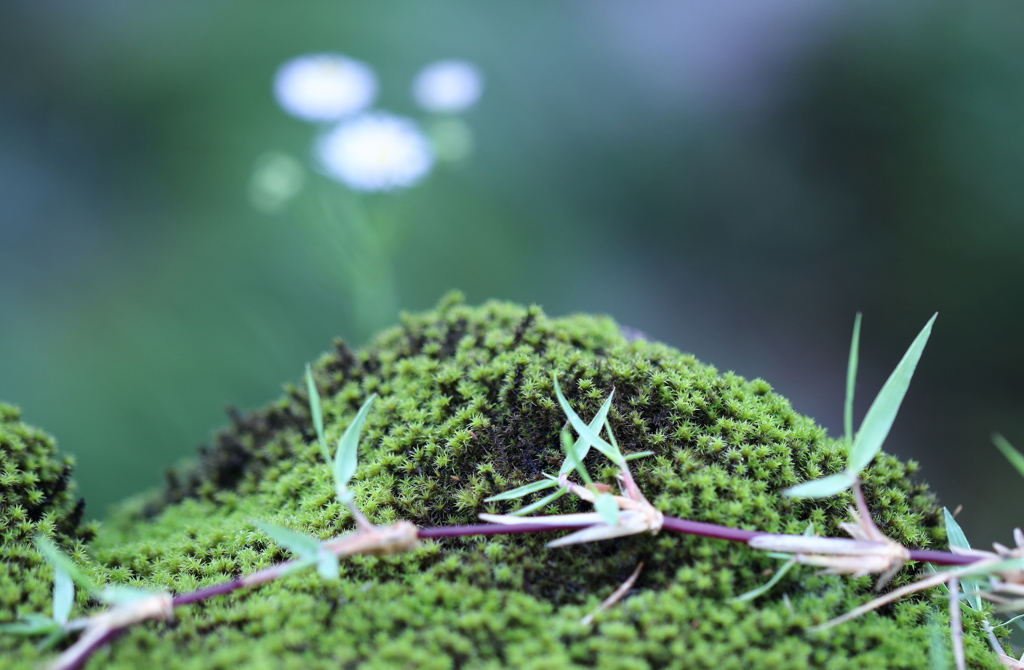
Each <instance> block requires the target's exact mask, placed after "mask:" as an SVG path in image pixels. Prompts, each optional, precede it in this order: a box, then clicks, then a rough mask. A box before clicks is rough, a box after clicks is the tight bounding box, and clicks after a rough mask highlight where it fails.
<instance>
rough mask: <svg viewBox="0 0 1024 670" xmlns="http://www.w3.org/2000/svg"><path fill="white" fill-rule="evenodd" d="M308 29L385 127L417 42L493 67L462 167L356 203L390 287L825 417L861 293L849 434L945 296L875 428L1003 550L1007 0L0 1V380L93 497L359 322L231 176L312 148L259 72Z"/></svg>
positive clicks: (1011, 426) (1021, 219)
mask: <svg viewBox="0 0 1024 670" xmlns="http://www.w3.org/2000/svg"><path fill="white" fill-rule="evenodd" d="M318 51H335V52H340V53H344V54H347V55H349V56H352V57H354V58H358V59H360V60H363V61H365V62H367V63H369V64H370V65H372V66H373V67H374V68H375V70H376V72H377V73H378V75H379V77H380V81H381V86H382V90H381V97H380V99H379V101H378V106H380V107H382V108H386V109H389V110H391V111H394V112H396V113H402V114H410V115H413V114H415V109H414V107H413V105H412V102H411V100H410V96H409V86H410V83H411V81H412V78H413V77H414V75H415V74H416V72H417V71H418V70H419V69H420V68H421V67H422V66H423V65H425V64H426V63H428V62H430V61H432V60H435V59H438V58H451V57H457V58H464V59H467V60H470V61H472V62H474V63H476V64H477V65H478V66H479V67H480V68H481V70H482V71H483V72H484V75H485V77H486V90H485V93H484V96H483V98H482V100H481V102H480V104H479V105H478V107H476V108H475V109H473V110H472V111H471V112H469V113H468V114H467V115H466V116H465V120H466V122H467V123H468V124H469V125H470V127H471V128H472V129H473V132H474V135H475V138H476V150H475V153H474V155H473V156H472V158H471V159H470V160H469V161H468V162H466V163H464V164H461V165H459V166H457V167H456V168H447V169H438V170H435V172H434V173H433V174H432V175H431V176H430V178H429V179H428V180H427V181H426V182H425V183H424V184H422V185H421V186H419V187H416V188H413V189H410V190H408V191H406V192H404V193H401V194H399V195H397V196H396V197H392V196H374V200H373V201H374V202H375V203H376V205H374V206H379V207H384V208H393V209H394V210H395V211H397V212H398V213H399V214H398V216H401V217H402V220H403V221H404V223H405V225H406V226H407V231H408V234H407V239H406V240H405V241H404V243H403V245H402V246H401V248H400V252H399V256H398V258H397V260H396V264H395V265H396V268H397V284H396V285H397V292H398V296H399V302H400V305H401V307H402V308H404V309H409V310H417V309H424V308H428V307H430V306H431V305H433V304H434V303H435V302H436V301H437V300H438V298H439V297H440V296H441V295H442V294H443V293H444V292H445V291H447V290H448V289H450V288H459V289H461V290H462V291H464V292H465V293H466V294H467V297H468V299H469V300H470V301H471V302H474V303H476V302H481V301H483V300H485V299H488V298H492V297H493V298H502V299H509V300H515V301H520V302H526V303H539V304H541V305H542V306H543V307H544V308H545V309H546V310H547V311H548V312H549V313H551V314H554V315H560V314H566V313H569V312H575V311H588V312H605V313H609V314H612V315H613V316H615V317H616V318H617V319H618V320H619V321H620V323H623V324H626V325H629V326H632V327H634V328H638V329H640V330H642V331H645V332H646V333H648V334H649V335H650V336H651V337H652V338H655V339H659V340H662V341H665V342H667V343H669V344H672V345H674V346H676V347H678V348H680V349H683V350H686V351H690V352H693V353H694V354H696V355H697V356H698V357H699V358H701V359H702V360H704V361H706V362H709V363H713V364H715V365H716V366H718V367H719V368H720V369H722V370H727V369H729V370H735V371H736V372H738V373H740V374H742V375H745V376H747V377H763V378H765V379H767V380H768V381H769V382H770V383H771V384H772V385H773V386H774V387H775V388H776V389H777V390H778V391H779V392H781V393H782V394H784V395H786V396H787V397H789V398H790V399H791V400H792V401H793V404H794V406H795V407H796V409H797V410H798V411H801V412H803V413H806V414H809V415H812V416H814V417H816V418H817V419H818V420H820V421H821V422H822V423H823V424H824V425H826V426H827V427H829V428H830V430H831V431H832V432H833V433H835V434H838V433H839V432H841V426H842V419H841V412H842V397H843V386H844V377H845V366H846V356H847V351H848V343H849V336H850V330H851V326H852V323H853V316H854V313H855V312H856V311H858V310H860V311H863V312H864V315H865V316H864V319H865V320H864V330H863V334H862V361H863V362H862V368H861V375H860V384H859V386H858V389H859V396H858V401H859V402H858V420H859V416H860V415H861V414H862V413H863V411H864V410H865V409H866V408H867V404H868V403H869V402H870V400H871V398H872V397H873V396H874V394H875V392H876V391H877V389H878V388H879V387H880V386H881V384H882V383H883V381H884V380H885V378H886V376H887V375H888V373H889V372H890V371H891V369H892V368H893V366H895V364H896V362H897V361H898V360H899V358H900V356H901V355H902V352H903V351H904V349H905V348H906V347H907V345H908V344H909V343H910V341H911V340H912V338H913V337H914V335H915V334H916V333H917V331H918V330H919V329H920V327H921V326H922V325H923V324H924V323H925V321H926V320H927V318H928V317H929V316H930V315H931V314H932V313H933V312H935V311H939V312H940V316H939V320H938V322H937V325H936V329H935V332H934V334H933V336H932V339H931V342H930V344H929V346H928V349H927V350H926V351H925V355H924V358H923V360H922V364H921V366H920V368H919V370H918V373H917V376H916V377H915V380H914V384H913V385H912V387H911V391H910V393H909V395H908V397H907V400H906V402H905V404H904V409H903V411H902V413H901V416H900V418H899V419H898V420H897V423H896V425H895V427H894V430H893V433H892V434H891V436H890V439H889V441H888V443H887V445H886V449H887V450H888V451H891V452H894V453H896V454H899V455H900V456H903V457H906V458H915V459H918V460H920V461H921V462H922V463H923V470H922V476H923V477H924V478H925V479H927V480H929V481H930V482H931V483H932V484H933V486H934V487H935V489H936V491H937V492H938V493H939V495H940V497H941V499H942V501H943V502H944V503H945V504H947V505H948V506H949V507H950V508H954V507H956V506H957V505H960V504H963V505H964V510H963V513H962V514H961V516H960V521H961V523H962V524H963V525H964V528H965V529H966V531H967V532H968V535H969V536H970V537H971V538H972V540H974V541H975V543H976V544H981V543H987V542H989V541H991V540H994V539H999V540H1001V541H1003V542H1007V541H1009V539H1010V537H1009V530H1010V528H1011V527H1012V526H1013V525H1016V524H1018V523H1020V514H1019V510H1020V507H1019V503H1018V501H1017V500H1016V496H1015V495H1014V493H1013V492H1014V491H1015V490H1018V489H1019V487H1020V485H1021V480H1020V479H1019V477H1018V476H1017V475H1016V474H1015V473H1014V472H1012V471H1011V470H1010V468H1008V467H1007V465H1006V463H1005V462H1004V461H1003V460H1002V458H1001V456H1000V455H999V454H998V453H997V452H996V450H995V449H994V447H992V445H991V442H990V440H989V434H990V433H991V432H992V431H994V430H998V431H1001V432H1003V433H1004V434H1005V435H1006V436H1007V437H1008V438H1009V439H1010V440H1011V441H1012V442H1015V443H1016V444H1017V446H1018V447H1024V414H1022V413H1021V409H1022V400H1024V383H1022V382H1021V379H1022V378H1024V349H1022V348H1021V346H1020V336H1021V329H1022V325H1024V311H1022V300H1021V297H1022V293H1021V291H1022V288H1024V5H1022V4H1021V3H1020V2H1019V1H1018V0H993V1H991V2H987V3H983V4H974V5H968V4H963V3H944V2H921V1H909V2H903V3H899V6H898V7H894V6H893V5H892V4H889V3H880V2H879V3H874V2H872V3H868V2H849V1H845V2H833V3H819V2H811V1H810V0H786V1H783V2H773V3H759V2H755V1H754V0H742V1H738V2H733V3H727V4H726V3H714V2H710V1H707V2H699V3H698V2H668V1H665V2H643V3H617V2H603V1H596V2H595V1H593V0H588V1H586V2H584V1H577V2H563V3H537V2H527V3H476V2H437V3H398V2H381V3H344V4H343V3H338V2H300V3H288V4H287V5H285V4H283V3H282V4H271V3H258V2H239V1H231V0H224V1H214V2H210V1H209V0H207V1H204V2H198V1H187V2H176V3H143V2H140V1H138V0H131V1H129V0H117V1H115V0H78V1H77V2H54V3H37V2H28V1H19V0H7V1H6V2H4V3H3V4H0V399H3V400H5V401H8V402H13V403H15V404H18V405H20V406H21V407H22V408H23V410H24V414H25V418H26V420H27V421H29V422H30V423H32V424H35V425H38V426H41V427H44V428H45V429H46V430H48V431H50V432H52V433H54V434H55V435H57V437H58V438H59V440H60V444H61V447H62V448H63V449H64V450H66V451H68V452H71V453H73V454H75V455H76V456H77V458H78V460H79V466H78V481H79V483H80V489H81V492H82V493H83V494H84V495H85V496H86V498H87V500H88V501H89V508H88V509H89V510H90V512H91V513H92V514H93V515H96V516H102V515H103V513H104V511H105V509H106V507H107V506H108V505H110V504H111V503H113V502H115V501H116V500H118V499H120V498H122V497H124V496H126V495H129V494H131V493H134V492H137V491H140V490H142V489H144V488H147V487H152V486H156V485H158V484H159V483H160V481H161V478H162V473H163V471H164V469H165V468H166V467H167V466H168V465H169V464H172V463H174V462H176V461H179V460H180V459H182V458H184V457H187V456H188V455H190V454H192V453H193V452H194V450H195V449H196V447H197V446H198V445H199V444H201V443H203V442H205V441H207V440H208V439H209V436H210V434H211V432H212V431H213V430H214V429H215V428H216V427H218V426H220V425H222V424H224V423H225V421H226V420H225V417H224V414H223V410H224V407H225V406H226V405H229V404H230V405H234V406H237V407H240V408H243V409H249V408H254V407H257V406H259V405H261V404H262V403H264V402H266V401H268V400H270V399H272V398H274V397H276V396H277V395H278V394H279V392H280V387H281V384H282V383H284V382H286V381H297V380H298V379H299V377H300V375H301V371H302V366H303V364H304V363H305V362H306V361H308V360H311V359H313V358H315V357H316V356H317V355H318V354H319V353H320V352H321V351H323V350H325V349H327V348H328V347H329V346H330V343H331V339H332V338H333V337H334V336H338V335H341V336H343V337H345V338H346V339H348V340H350V341H352V342H355V343H358V342H360V341H363V340H364V339H365V338H366V337H367V335H368V332H367V331H368V330H369V329H370V327H369V325H368V324H360V323H357V322H356V321H355V319H354V315H353V307H352V304H351V298H350V296H349V295H348V294H347V293H346V292H345V291H344V290H343V288H342V286H341V285H340V284H339V282H338V280H337V277H336V276H335V275H334V274H333V273H332V272H331V269H330V268H329V267H325V266H324V265H322V264H318V263H317V261H316V259H315V257H314V256H315V254H314V253H313V252H314V250H315V249H317V248H319V247H322V246H323V245H322V243H323V240H322V239H318V238H317V234H316V233H315V232H312V231H311V230H310V229H309V228H308V226H307V227H303V226H302V225H301V221H300V218H301V217H299V216H298V214H297V213H296V211H297V210H295V209H293V210H289V211H286V212H283V213H281V214H277V215H267V214H263V213H260V212H258V211H256V210H255V209H254V208H253V207H252V206H251V205H250V204H249V201H248V199H247V195H246V189H247V185H248V182H249V178H250V174H251V172H252V169H253V164H254V161H256V159H257V157H258V156H260V155H261V154H263V153H264V152H266V151H268V150H274V151H283V152H286V153H288V154H291V155H293V156H296V157H298V158H300V159H302V160H303V161H306V162H308V160H307V159H308V155H309V147H310V141H311V138H312V132H311V129H310V127H309V126H308V125H306V124H303V123H300V122H299V121H296V120H295V119H292V118H289V117H288V116H286V115H285V114H284V113H283V112H282V111H281V110H280V108H279V107H278V106H277V105H276V103H275V101H274V99H273V96H272V93H271V78H272V76H273V73H274V71H275V69H276V68H277V67H278V66H279V65H280V64H281V63H282V62H284V61H285V60H287V59H289V58H291V57H293V56H296V55H300V54H304V53H309V52H318ZM332 188H337V187H332V186H331V183H330V182H328V181H327V180H326V179H324V178H322V177H319V176H314V177H313V178H312V179H311V180H310V181H309V183H308V184H307V188H306V191H307V192H306V193H305V194H304V195H303V196H302V197H308V196H309V194H311V193H312V194H315V193H317V192H318V191H320V192H325V191H330V189H332Z"/></svg>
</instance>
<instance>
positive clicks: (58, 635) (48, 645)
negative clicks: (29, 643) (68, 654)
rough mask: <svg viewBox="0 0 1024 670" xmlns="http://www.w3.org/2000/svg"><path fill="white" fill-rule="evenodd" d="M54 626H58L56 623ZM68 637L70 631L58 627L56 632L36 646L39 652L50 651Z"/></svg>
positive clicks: (52, 632)
mask: <svg viewBox="0 0 1024 670" xmlns="http://www.w3.org/2000/svg"><path fill="white" fill-rule="evenodd" d="M54 625H57V624H56V622H54ZM67 636H68V631H67V630H65V629H64V626H60V625H57V627H56V628H55V629H54V630H52V631H50V634H49V635H47V636H46V637H45V638H43V639H42V640H40V641H39V642H38V643H37V644H36V649H38V650H39V651H49V650H51V649H53V648H54V647H56V646H57V644H58V643H59V642H60V641H61V640H63V639H64V638H65V637H67Z"/></svg>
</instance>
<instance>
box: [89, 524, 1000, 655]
mask: <svg viewBox="0 0 1024 670" xmlns="http://www.w3.org/2000/svg"><path fill="white" fill-rule="evenodd" d="M661 527H662V528H663V529H665V530H670V531H673V532H676V533H684V534H686V535H699V536H701V537H711V538H715V539H719V540H729V541H731V542H749V541H750V540H751V539H752V538H755V537H757V536H759V535H766V534H767V533H763V532H761V531H757V530H742V529H740V528H729V527H728V526H719V525H717V524H713V523H705V522H703V521H689V520H687V519H677V518H675V517H671V516H666V517H664V520H663V523H662V526H661ZM578 528H579V526H575V525H562V526H551V525H547V524H540V523H524V524H517V525H504V524H492V523H480V524H472V525H468V526H435V527H432V528H420V529H419V531H418V532H417V535H418V536H419V537H420V538H421V539H427V538H442V537H469V536H478V535H517V534H521V533H551V532H555V531H559V530H571V529H578ZM910 560H912V561H921V562H925V563H935V564H938V565H968V564H970V563H974V562H975V561H978V560H981V558H980V557H979V556H970V555H963V554H953V553H949V552H945V551H929V550H925V549H911V550H910ZM285 565H287V564H279V565H275V566H272V567H270V568H265V569H264V570H261V571H259V572H258V573H253V574H251V575H248V576H246V577H243V578H240V579H232V580H231V581H227V582H223V583H221V584H214V585H213V586H208V587H206V588H202V589H199V590H196V591H192V592H190V593H181V594H178V595H176V596H174V599H173V600H172V603H173V605H174V607H181V606H182V605H190V604H192V603H196V602H199V601H202V600H206V599H208V598H213V597H215V596H221V595H225V594H228V593H231V592H232V591H235V590H237V589H240V588H242V587H245V586H254V585H256V584H261V583H263V582H264V581H266V580H267V579H269V578H272V577H273V576H277V575H279V574H284V573H283V570H282V566H285ZM122 631H123V629H119V630H114V631H110V632H109V633H107V634H106V635H104V636H103V637H102V638H99V639H97V641H96V642H95V644H92V645H90V648H89V649H88V651H87V652H86V653H84V654H82V656H81V658H80V662H79V663H78V664H77V665H75V666H74V667H73V668H70V670H77V668H79V667H81V665H82V664H84V663H85V661H86V660H87V659H88V658H89V656H90V655H91V654H92V653H93V652H94V651H96V650H97V649H99V648H100V647H101V646H103V645H104V644H106V643H108V642H110V641H111V640H112V639H114V638H115V637H117V636H118V635H119V634H120V633H121V632H122Z"/></svg>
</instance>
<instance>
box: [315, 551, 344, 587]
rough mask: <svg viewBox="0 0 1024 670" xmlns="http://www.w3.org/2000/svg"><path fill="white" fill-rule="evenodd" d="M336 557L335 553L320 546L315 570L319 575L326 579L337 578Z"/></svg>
mask: <svg viewBox="0 0 1024 670" xmlns="http://www.w3.org/2000/svg"><path fill="white" fill-rule="evenodd" d="M338 569H339V565H338V557H337V556H336V555H335V554H332V553H331V552H329V551H327V550H326V549H323V548H321V550H320V557H319V558H318V559H317V563H316V570H317V572H319V573H320V576H321V577H323V578H324V579H326V580H328V581H337V579H338Z"/></svg>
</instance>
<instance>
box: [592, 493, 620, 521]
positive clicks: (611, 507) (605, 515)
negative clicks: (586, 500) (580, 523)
mask: <svg viewBox="0 0 1024 670" xmlns="http://www.w3.org/2000/svg"><path fill="white" fill-rule="evenodd" d="M594 509H595V510H597V513H598V514H600V515H601V518H602V519H604V522H605V523H606V524H608V525H609V526H618V525H619V506H618V504H617V503H616V502H615V499H614V498H612V494H610V493H601V494H599V495H598V496H597V498H595V499H594Z"/></svg>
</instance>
